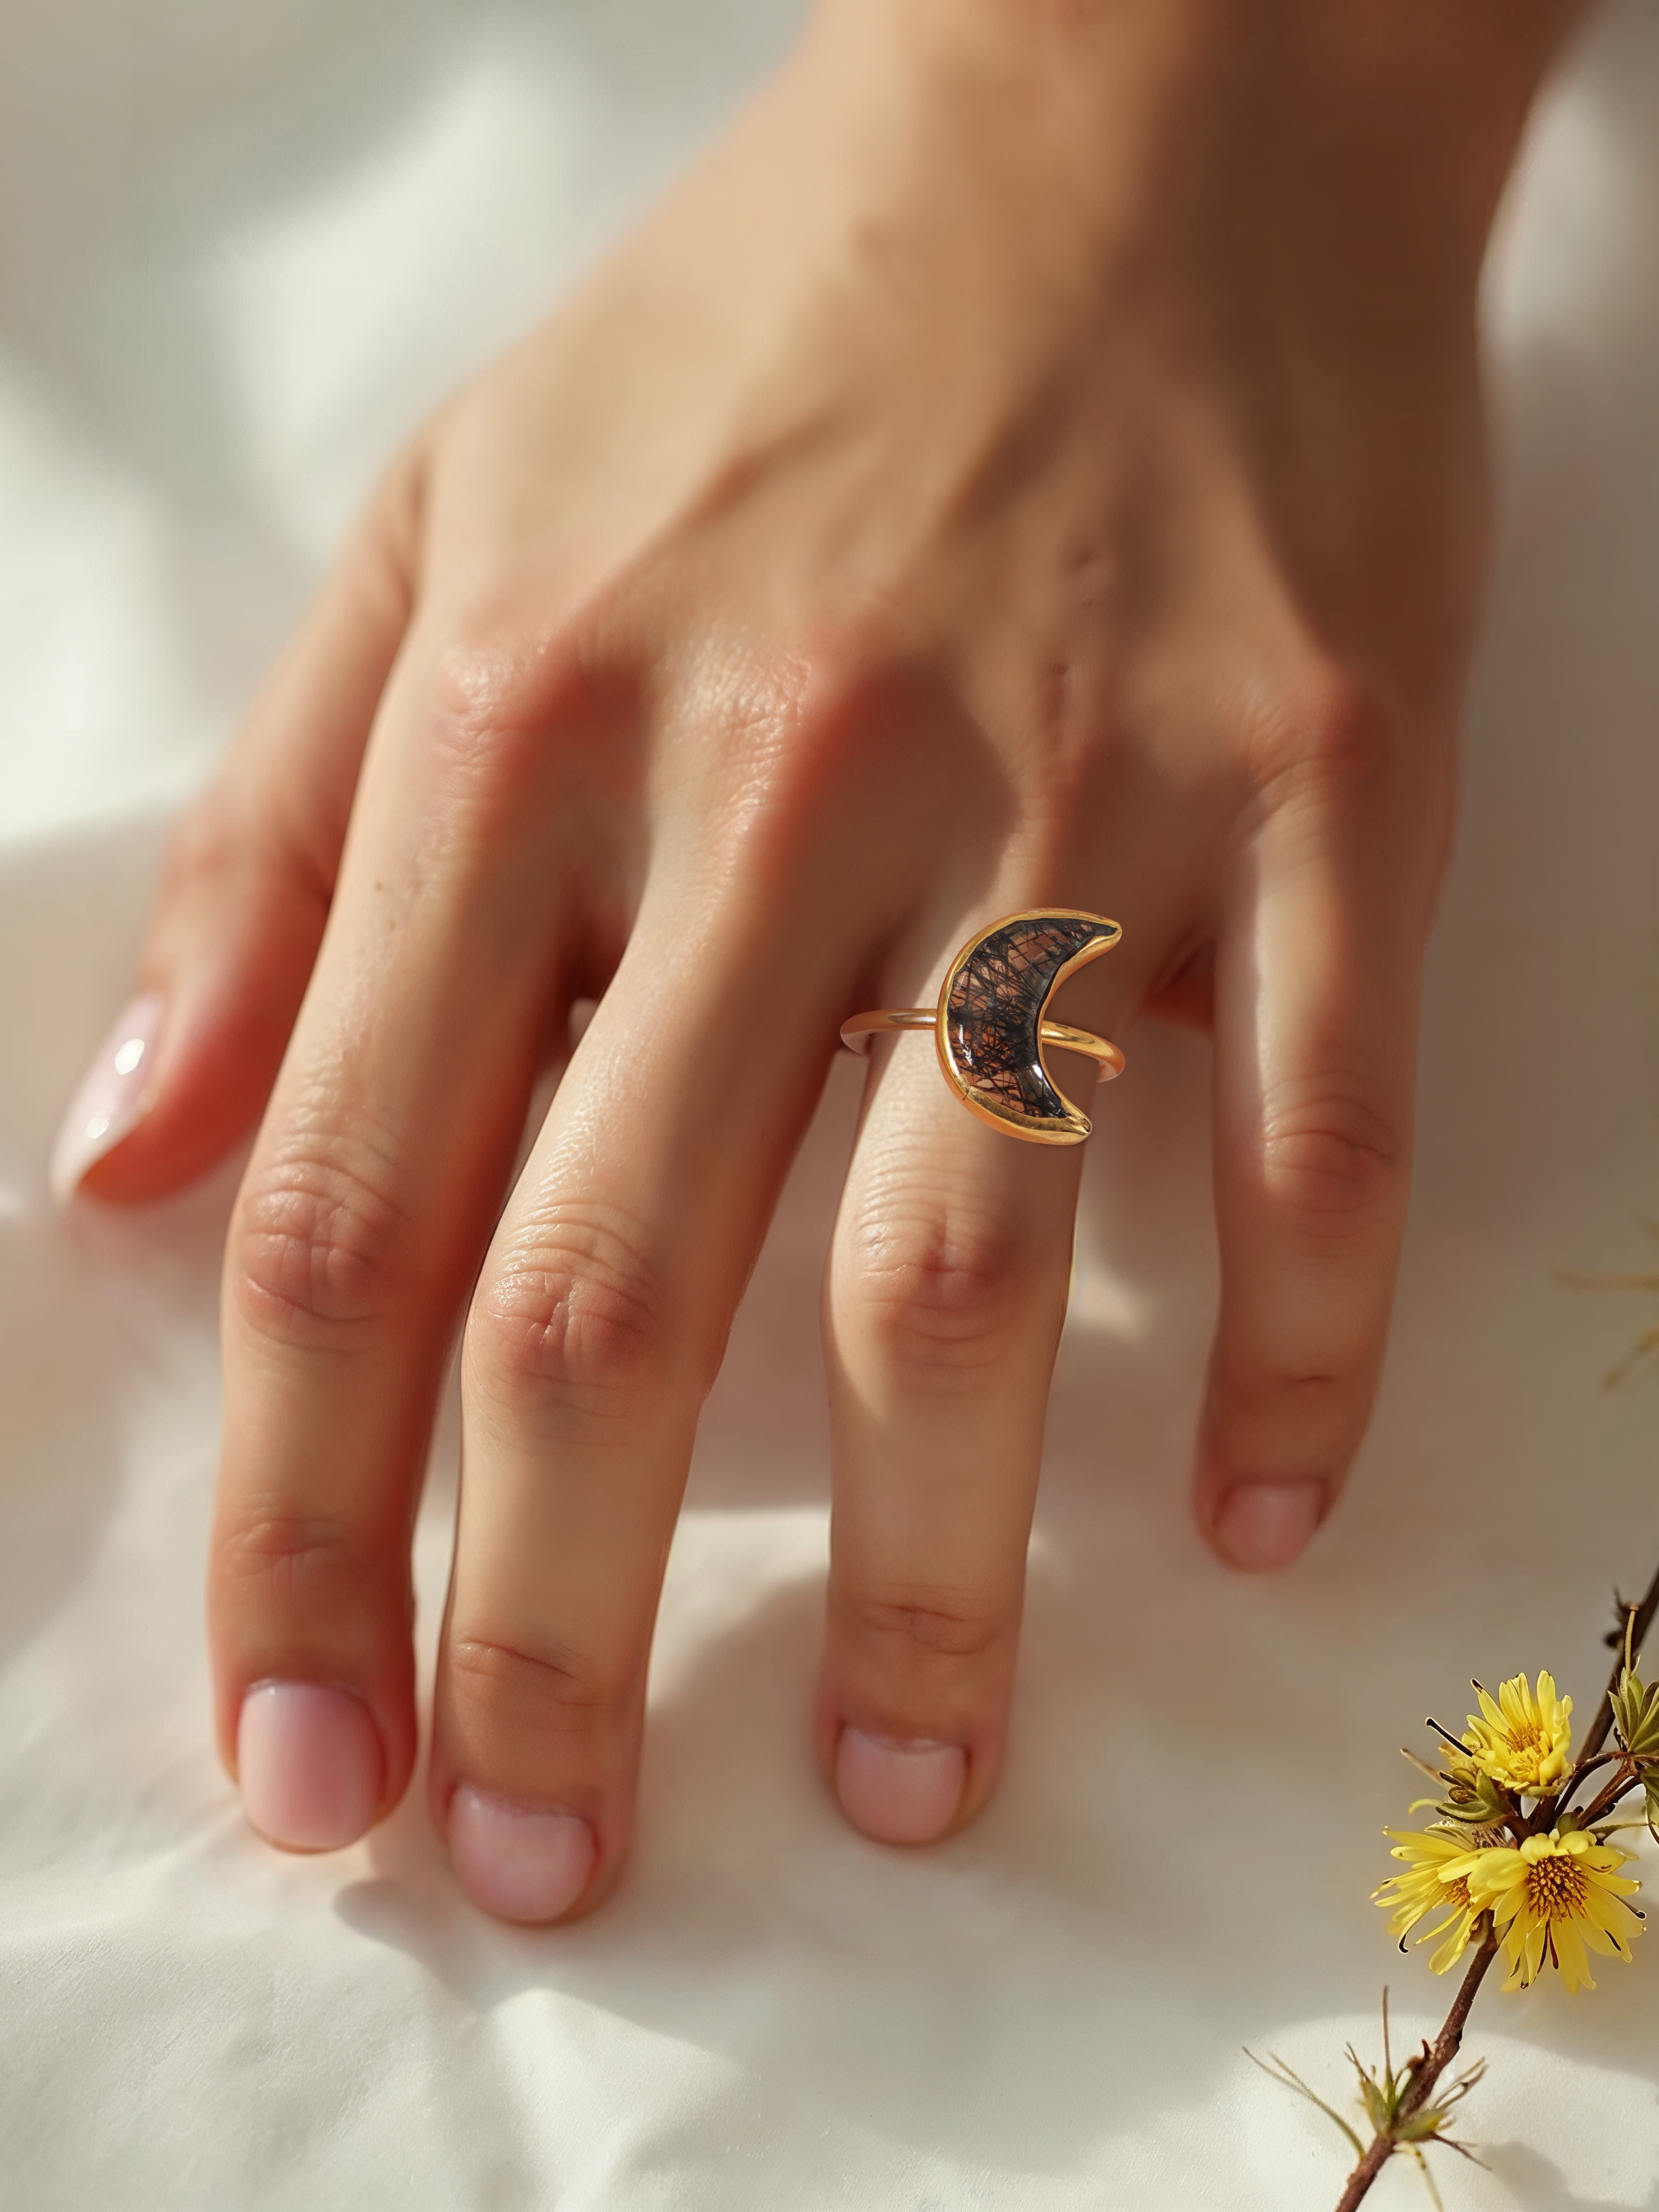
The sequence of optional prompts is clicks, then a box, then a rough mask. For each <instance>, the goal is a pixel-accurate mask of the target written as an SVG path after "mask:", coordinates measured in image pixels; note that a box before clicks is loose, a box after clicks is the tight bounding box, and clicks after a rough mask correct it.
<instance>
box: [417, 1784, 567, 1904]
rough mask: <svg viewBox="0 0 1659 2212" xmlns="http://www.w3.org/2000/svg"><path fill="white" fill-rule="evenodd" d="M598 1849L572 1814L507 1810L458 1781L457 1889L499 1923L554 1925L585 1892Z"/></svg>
mask: <svg viewBox="0 0 1659 2212" xmlns="http://www.w3.org/2000/svg"><path fill="white" fill-rule="evenodd" d="M598 1850H599V1845H598V1844H597V1842H596V1841H595V1839H594V1835H593V1831H592V1828H590V1827H589V1826H588V1825H587V1823H586V1820H583V1819H582V1818H581V1816H580V1814H577V1813H556V1812H551V1811H544V1810H540V1809H538V1808H532V1807H531V1806H528V1805H513V1804H509V1803H508V1802H507V1799H506V1798H505V1797H492V1796H488V1795H487V1794H486V1793H485V1792H484V1791H483V1790H475V1789H474V1788H473V1787H472V1784H471V1783H470V1782H463V1783H462V1784H460V1786H459V1788H458V1789H457V1790H456V1792H455V1794H454V1796H453V1797H452V1798H451V1799H450V1801H449V1856H450V1857H451V1858H452V1859H453V1861H454V1863H455V1871H456V1873H457V1874H458V1875H459V1877H460V1882H461V1887H462V1888H463V1889H464V1890H465V1892H466V1893H467V1895H468V1896H469V1897H470V1898H471V1899H472V1902H473V1903H474V1904H475V1905H482V1906H483V1909H484V1911H486V1912H493V1913H494V1914H495V1917H496V1918H497V1919H498V1920H523V1921H530V1922H538V1921H543V1920H556V1919H557V1918H558V1917H559V1915H560V1914H561V1913H562V1912H568V1911H569V1910H570V1908H571V1906H572V1905H574V1903H575V1902H576V1899H578V1898H579V1897H580V1895H581V1893H582V1892H583V1890H584V1889H586V1887H587V1880H588V1876H589V1875H591V1874H592V1871H593V1861H594V1858H595V1857H596V1855H597V1853H598Z"/></svg>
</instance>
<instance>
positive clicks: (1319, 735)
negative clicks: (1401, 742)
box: [1249, 654, 1397, 803]
mask: <svg viewBox="0 0 1659 2212" xmlns="http://www.w3.org/2000/svg"><path fill="white" fill-rule="evenodd" d="M1250 720H1251V722H1252V724H1253V726H1252V727H1251V729H1250V731H1249V750H1250V753H1251V755H1252V757H1253V761H1254V766H1255V776H1256V780H1257V782H1258V784H1259V785H1260V787H1261V789H1262V790H1263V791H1264V792H1265V793H1267V796H1268V798H1269V799H1270V801H1272V800H1277V801H1279V802H1280V803H1283V802H1285V801H1287V800H1294V799H1309V798H1311V799H1333V798H1338V797H1340V796H1342V795H1344V794H1346V793H1356V794H1363V793H1366V792H1368V791H1370V790H1372V789H1374V788H1375V787H1376V786H1377V785H1378V784H1380V783H1381V781H1383V778H1384V776H1385V775H1387V773H1388V771H1389V766H1390V764H1391V763H1392V762H1393V760H1394V758H1395V753H1396V750H1397V744H1396V732H1395V725H1394V718H1393V717H1392V716H1391V715H1390V714H1389V712H1388V711H1387V709H1386V708H1385V707H1384V705H1383V701H1382V699H1381V698H1380V697H1379V696H1378V694H1377V693H1376V690H1374V689H1373V687H1372V686H1371V685H1370V684H1368V683H1366V682H1365V681H1364V678H1362V677H1360V676H1359V675H1358V673H1357V672H1356V671H1353V670H1352V669H1350V668H1347V667H1346V666H1344V665H1342V664H1341V663H1340V662H1338V661H1335V660H1334V659H1330V658H1329V657H1328V656H1325V655H1321V654H1310V656H1309V657H1308V658H1307V659H1306V660H1305V661H1304V665H1302V666H1301V667H1300V668H1298V669H1297V671H1295V673H1294V674H1293V675H1291V677H1290V678H1287V679H1283V680H1281V681H1280V682H1279V683H1278V684H1276V685H1274V686H1273V690H1272V691H1271V693H1270V694H1269V695H1268V696H1266V697H1265V698H1264V699H1262V700H1261V702H1259V703H1258V704H1257V706H1256V708H1255V712H1254V714H1252V716H1251V717H1250Z"/></svg>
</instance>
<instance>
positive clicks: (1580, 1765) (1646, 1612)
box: [1556, 1568, 1659, 1804]
mask: <svg viewBox="0 0 1659 2212" xmlns="http://www.w3.org/2000/svg"><path fill="white" fill-rule="evenodd" d="M1655 1613H1659V1568H1656V1570H1655V1571H1654V1577H1653V1580H1652V1581H1651V1582H1650V1583H1649V1584H1648V1591H1647V1595H1646V1596H1645V1597H1644V1599H1643V1600H1642V1602H1641V1603H1640V1604H1639V1605H1636V1606H1632V1605H1626V1603H1625V1602H1624V1601H1623V1600H1622V1599H1621V1600H1620V1603H1619V1626H1618V1627H1617V1628H1616V1629H1614V1631H1613V1634H1612V1635H1611V1636H1610V1637H1609V1638H1607V1641H1608V1642H1609V1643H1610V1644H1613V1646H1614V1649H1615V1651H1616V1654H1617V1656H1616V1657H1615V1658H1614V1660H1613V1672H1612V1674H1609V1675H1608V1677H1607V1689H1606V1692H1604V1694H1603V1696H1602V1699H1601V1707H1600V1710H1599V1711H1597V1713H1596V1716H1595V1720H1594V1721H1592V1722H1591V1723H1590V1727H1589V1734H1588V1735H1586V1736H1585V1738H1584V1741H1583V1744H1582V1745H1581V1746H1580V1747H1579V1752H1578V1757H1577V1759H1576V1760H1575V1761H1574V1763H1573V1769H1572V1774H1571V1778H1570V1779H1569V1781H1568V1783H1567V1787H1566V1789H1565V1790H1563V1791H1562V1792H1561V1796H1562V1797H1565V1796H1566V1795H1567V1792H1568V1790H1571V1788H1572V1786H1573V1784H1574V1783H1576V1782H1577V1779H1578V1778H1579V1776H1580V1775H1581V1774H1582V1773H1583V1771H1584V1769H1585V1767H1586V1766H1588V1765H1589V1762H1590V1760H1591V1759H1594V1758H1595V1755H1596V1753H1597V1752H1599V1751H1600V1750H1601V1747H1602V1745H1603V1744H1604V1743H1605V1742H1606V1741H1607V1735H1608V1731H1609V1730H1610V1729H1611V1728H1612V1727H1613V1695H1614V1692H1616V1691H1617V1689H1618V1687H1619V1685H1620V1680H1622V1678H1623V1675H1624V1672H1625V1653H1626V1650H1628V1651H1629V1653H1630V1655H1631V1661H1632V1665H1633V1664H1634V1663H1635V1662H1636V1660H1637V1659H1638V1658H1639V1657H1640V1656H1641V1651H1642V1646H1643V1644H1644V1643H1645V1641H1646V1640H1647V1633H1648V1631H1649V1629H1650V1628H1651V1627H1652V1626H1653V1617H1654V1615H1655ZM1556 1802H1557V1803H1558V1804H1559V1802H1560V1799H1559V1798H1558V1799H1557V1801H1556Z"/></svg>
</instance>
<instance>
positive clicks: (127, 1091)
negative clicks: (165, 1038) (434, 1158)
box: [51, 991, 167, 1206]
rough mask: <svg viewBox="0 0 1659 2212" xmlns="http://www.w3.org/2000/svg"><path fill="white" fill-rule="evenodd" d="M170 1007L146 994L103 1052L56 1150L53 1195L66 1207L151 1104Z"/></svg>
mask: <svg viewBox="0 0 1659 2212" xmlns="http://www.w3.org/2000/svg"><path fill="white" fill-rule="evenodd" d="M166 1011H167V1001H166V1000H165V999H163V997H162V996H161V993H160V992H159V991H146V992H144V993H143V995H142V996H141V997H139V998H137V999H135V1000H133V1001H132V1003H131V1006H128V1007H126V1008H125V1011H124V1012H123V1013H122V1015H121V1018H120V1019H119V1020H118V1022H117V1023H116V1024H115V1027H114V1028H113V1029H112V1030H111V1031H110V1033H109V1035H108V1036H106V1038H105V1040H104V1042H103V1043H102V1045H101V1046H100V1048H99V1050H98V1055H97V1057H96V1059H94V1061H93V1063H92V1066H91V1067H90V1068H89V1069H88V1071H87V1073H86V1076H85V1078H84V1079H83V1080H82V1085H81V1088H80V1089H79V1090H78V1091H76V1094H75V1101H74V1103H73V1104H72V1105H71V1106H70V1109H69V1112H68V1113H67V1114H66V1115H64V1126H63V1127H62V1128H61V1129H60V1130H59V1131H58V1142H57V1143H56V1145H54V1146H53V1147H52V1169H51V1182H52V1196H53V1197H54V1198H55V1199H56V1200H58V1204H59V1205H60V1206H65V1205H67V1204H68V1202H69V1200H70V1199H71V1198H72V1197H73V1196H74V1195H75V1193H76V1190H77V1189H78V1188H79V1187H80V1184H81V1181H82V1177H83V1176H85V1174H86V1172H87V1170H88V1168H89V1167H91V1166H92V1165H93V1164H94V1162H95V1161H97V1160H100V1159H102V1158H103V1157H104V1154H105V1153H106V1152H113V1151H114V1149H115V1147H116V1146H117V1145H118V1144H119V1143H120V1141H121V1139H122V1138H123V1137H125V1136H128V1135H130V1134H131V1132H132V1130H133V1128H134V1127H136V1125H137V1122H138V1121H139V1119H140V1117H141V1116H142V1115H143V1111H144V1109H145V1107H146V1105H147V1104H148V1103H149V1098H148V1095H147V1094H148V1092H149V1087H150V1085H151V1083H152V1081H153V1080H154V1078H155V1040H156V1038H157V1036H159V1035H160V1033H161V1017H162V1015H163V1014H164V1013H165V1012H166Z"/></svg>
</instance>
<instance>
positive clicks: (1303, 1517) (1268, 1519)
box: [1215, 1478, 1325, 1570]
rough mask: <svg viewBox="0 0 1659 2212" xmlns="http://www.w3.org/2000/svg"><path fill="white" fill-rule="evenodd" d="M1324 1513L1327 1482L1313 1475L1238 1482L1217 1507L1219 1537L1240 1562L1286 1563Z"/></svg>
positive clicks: (1236, 1563) (1260, 1564)
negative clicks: (1286, 1480) (1283, 1480)
mask: <svg viewBox="0 0 1659 2212" xmlns="http://www.w3.org/2000/svg"><path fill="white" fill-rule="evenodd" d="M1324 1517H1325V1486H1324V1484H1323V1483H1322V1482H1320V1481H1318V1480H1315V1479H1312V1478H1304V1479H1301V1480H1297V1481H1294V1482H1239V1483H1235V1484H1234V1486H1233V1487H1232V1488H1231V1490H1230V1491H1228V1492H1226V1494H1225V1497H1224V1498H1222V1500H1221V1504H1220V1505H1219V1506H1218V1509H1217V1511H1216V1516H1215V1535H1216V1542H1217V1543H1218V1545H1219V1547H1220V1548H1221V1550H1222V1551H1223V1552H1224V1553H1225V1554H1226V1556H1227V1558H1228V1559H1231V1561H1232V1563H1233V1565H1234V1566H1236V1567H1249V1568H1253V1569H1256V1570H1261V1569H1264V1568H1267V1567H1287V1566H1289V1565H1290V1563H1291V1560H1292V1559H1296V1558H1297V1556H1298V1555H1299V1554H1300V1553H1302V1552H1303V1551H1304V1549H1305V1548H1306V1547H1307V1542H1308V1539H1309V1538H1310V1536H1311V1535H1312V1534H1313V1532H1314V1530H1315V1529H1316V1528H1318V1526H1319V1524H1320V1522H1322V1520H1323V1519H1324Z"/></svg>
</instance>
